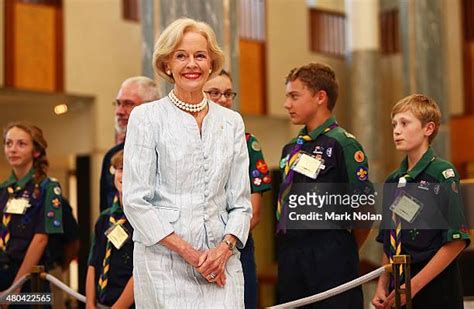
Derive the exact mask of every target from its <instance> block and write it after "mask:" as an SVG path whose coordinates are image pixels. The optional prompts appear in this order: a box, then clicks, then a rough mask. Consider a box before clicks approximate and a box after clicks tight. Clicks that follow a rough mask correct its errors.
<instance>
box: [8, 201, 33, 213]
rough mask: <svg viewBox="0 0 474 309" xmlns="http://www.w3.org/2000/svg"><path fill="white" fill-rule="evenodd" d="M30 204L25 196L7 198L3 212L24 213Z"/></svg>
mask: <svg viewBox="0 0 474 309" xmlns="http://www.w3.org/2000/svg"><path fill="white" fill-rule="evenodd" d="M30 206H31V205H30V201H29V200H28V199H27V198H24V197H21V198H9V199H8V202H7V205H6V207H5V209H4V212H5V213H8V214H12V215H24V214H25V212H26V209H27V208H28V207H30Z"/></svg>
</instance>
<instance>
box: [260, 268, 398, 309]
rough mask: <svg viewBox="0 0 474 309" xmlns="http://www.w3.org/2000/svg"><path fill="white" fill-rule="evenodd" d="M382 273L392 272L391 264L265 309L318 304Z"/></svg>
mask: <svg viewBox="0 0 474 309" xmlns="http://www.w3.org/2000/svg"><path fill="white" fill-rule="evenodd" d="M384 272H392V264H387V265H384V266H381V267H379V268H377V269H376V270H374V271H372V272H370V273H368V274H366V275H364V276H361V277H359V278H356V279H354V280H352V281H349V282H346V283H344V284H341V285H339V286H336V287H334V288H332V289H329V290H327V291H324V292H321V293H318V294H315V295H312V296H308V297H305V298H301V299H297V300H293V301H290V302H287V303H284V304H280V305H276V306H271V307H267V308H268V309H283V308H295V307H301V306H304V305H308V304H312V303H315V302H318V301H322V300H324V299H327V298H329V297H332V296H334V295H337V294H340V293H343V292H345V291H348V290H350V289H353V288H355V287H357V286H359V285H362V284H364V283H366V282H369V281H371V280H373V279H375V278H377V277H379V276H380V275H381V274H383V273H384Z"/></svg>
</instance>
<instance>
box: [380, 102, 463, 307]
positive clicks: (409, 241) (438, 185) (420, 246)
mask: <svg viewBox="0 0 474 309" xmlns="http://www.w3.org/2000/svg"><path fill="white" fill-rule="evenodd" d="M391 117H392V127H393V139H394V142H395V147H396V148H397V150H400V151H403V152H404V153H406V155H407V156H406V158H405V159H404V160H403V161H402V163H401V166H400V168H399V169H397V170H396V171H394V172H393V173H392V174H390V175H389V177H388V178H387V180H386V183H385V187H384V220H386V221H391V222H390V223H387V222H385V223H383V225H385V226H384V227H383V228H385V229H382V230H380V233H379V235H378V237H377V241H379V242H382V243H383V245H384V254H383V259H382V264H387V263H388V262H389V261H390V260H391V258H392V256H393V255H399V254H407V255H410V256H411V263H412V264H411V270H412V279H411V289H412V291H411V295H412V297H413V303H412V304H413V308H415V309H417V308H450V309H455V308H463V298H462V287H461V281H460V273H459V268H458V263H457V260H456V257H457V256H458V255H459V253H460V252H461V251H462V250H463V249H464V248H465V247H466V246H467V245H468V244H469V235H468V233H467V232H468V231H467V228H466V226H465V225H463V222H464V215H463V206H462V202H461V196H460V193H459V175H458V173H457V172H456V170H455V169H454V166H453V165H452V164H451V163H450V162H448V161H445V160H443V159H441V158H439V157H438V156H437V155H436V153H435V152H434V150H433V149H432V148H431V147H430V144H431V142H432V140H433V139H434V138H435V136H436V133H437V131H438V128H439V123H440V118H441V113H440V110H439V108H438V106H437V105H436V103H435V102H434V101H433V100H432V99H430V98H428V97H426V96H424V95H419V94H414V95H411V96H408V97H406V98H404V99H402V100H400V101H399V102H398V103H397V104H395V106H394V107H393V109H392V114H391ZM402 278H403V274H402ZM402 280H403V279H402ZM392 289H393V280H391V278H390V276H389V275H388V274H387V273H384V274H383V275H382V276H381V277H380V278H379V281H378V285H377V290H376V293H375V296H374V298H373V299H372V304H373V305H374V306H375V307H376V308H390V307H391V305H392V304H393V303H394V292H393V291H391V290H392ZM404 302H405V299H404V295H402V303H404Z"/></svg>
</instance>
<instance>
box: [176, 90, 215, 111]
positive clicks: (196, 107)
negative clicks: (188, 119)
mask: <svg viewBox="0 0 474 309" xmlns="http://www.w3.org/2000/svg"><path fill="white" fill-rule="evenodd" d="M168 97H169V98H170V101H171V102H172V103H173V104H174V105H176V106H177V107H178V108H179V109H181V110H183V111H186V112H190V113H198V112H200V111H202V110H203V109H205V108H206V106H207V99H206V96H203V99H202V101H201V102H199V103H198V104H190V103H186V102H183V101H181V100H180V99H178V98H177V97H176V95H175V94H174V91H173V90H171V91H170V93H169V94H168Z"/></svg>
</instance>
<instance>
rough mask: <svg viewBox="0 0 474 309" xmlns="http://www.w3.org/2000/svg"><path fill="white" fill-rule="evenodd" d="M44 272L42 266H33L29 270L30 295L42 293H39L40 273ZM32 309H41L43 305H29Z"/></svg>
mask: <svg viewBox="0 0 474 309" xmlns="http://www.w3.org/2000/svg"><path fill="white" fill-rule="evenodd" d="M43 272H44V266H41V265H35V266H33V267H32V269H31V278H30V280H31V293H42V292H43V291H41V273H43ZM31 307H32V308H34V309H41V308H43V305H38V304H35V305H31Z"/></svg>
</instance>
